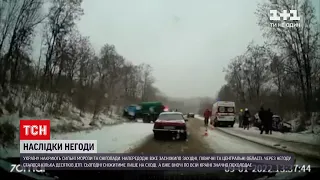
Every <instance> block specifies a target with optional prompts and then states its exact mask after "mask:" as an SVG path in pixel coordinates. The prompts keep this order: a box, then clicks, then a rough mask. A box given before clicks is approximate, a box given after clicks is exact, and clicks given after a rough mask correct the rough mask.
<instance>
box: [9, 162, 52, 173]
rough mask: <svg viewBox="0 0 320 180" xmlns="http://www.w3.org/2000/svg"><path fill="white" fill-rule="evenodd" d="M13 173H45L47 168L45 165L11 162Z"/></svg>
mask: <svg viewBox="0 0 320 180" xmlns="http://www.w3.org/2000/svg"><path fill="white" fill-rule="evenodd" d="M10 172H11V173H27V172H33V173H44V172H46V171H45V168H44V167H23V166H21V165H20V164H11V169H10Z"/></svg>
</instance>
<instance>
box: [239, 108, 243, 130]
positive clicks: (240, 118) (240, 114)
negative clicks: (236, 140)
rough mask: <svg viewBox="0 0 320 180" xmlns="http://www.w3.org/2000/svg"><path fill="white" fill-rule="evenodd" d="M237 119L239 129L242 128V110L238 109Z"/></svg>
mask: <svg viewBox="0 0 320 180" xmlns="http://www.w3.org/2000/svg"><path fill="white" fill-rule="evenodd" d="M238 117H239V128H242V122H243V109H240V113H239V115H238Z"/></svg>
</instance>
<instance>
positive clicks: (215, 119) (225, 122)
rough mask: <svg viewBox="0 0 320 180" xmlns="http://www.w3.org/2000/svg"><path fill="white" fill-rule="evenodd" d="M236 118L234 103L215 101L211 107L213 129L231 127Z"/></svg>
mask: <svg viewBox="0 0 320 180" xmlns="http://www.w3.org/2000/svg"><path fill="white" fill-rule="evenodd" d="M235 118H236V103H235V102H231V101H217V102H216V103H214V104H213V105H212V116H211V122H210V123H211V124H212V125H213V126H214V127H219V126H231V127H233V125H234V123H235Z"/></svg>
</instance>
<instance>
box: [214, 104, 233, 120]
mask: <svg viewBox="0 0 320 180" xmlns="http://www.w3.org/2000/svg"><path fill="white" fill-rule="evenodd" d="M217 114H218V120H219V121H234V117H235V107H232V106H218V112H217Z"/></svg>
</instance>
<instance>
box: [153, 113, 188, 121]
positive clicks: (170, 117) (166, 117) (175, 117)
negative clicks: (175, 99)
mask: <svg viewBox="0 0 320 180" xmlns="http://www.w3.org/2000/svg"><path fill="white" fill-rule="evenodd" d="M158 119H159V120H183V119H184V118H183V116H182V115H181V114H160V116H159V118H158Z"/></svg>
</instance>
